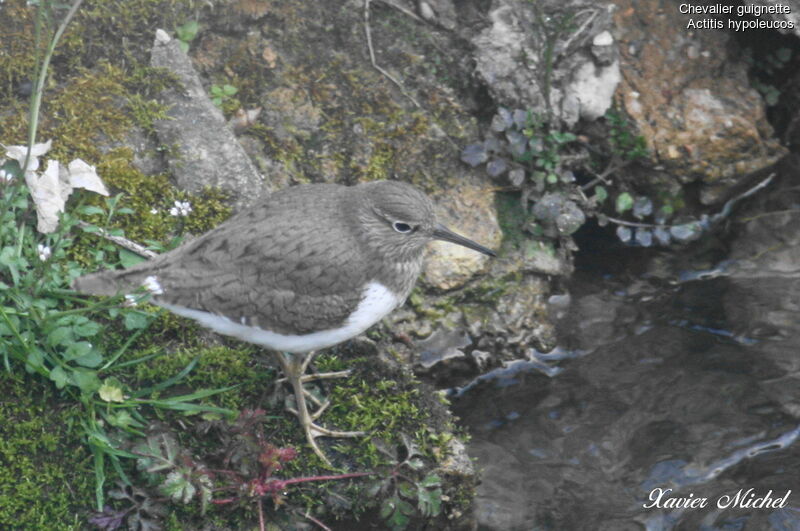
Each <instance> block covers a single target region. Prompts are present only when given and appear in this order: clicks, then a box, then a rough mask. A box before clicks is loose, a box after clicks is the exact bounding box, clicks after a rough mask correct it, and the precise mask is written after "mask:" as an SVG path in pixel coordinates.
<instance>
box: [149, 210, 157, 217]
mask: <svg viewBox="0 0 800 531" xmlns="http://www.w3.org/2000/svg"><path fill="white" fill-rule="evenodd" d="M150 213H151V214H153V215H154V216H155V215H156V214H158V209H157V208H151V209H150Z"/></svg>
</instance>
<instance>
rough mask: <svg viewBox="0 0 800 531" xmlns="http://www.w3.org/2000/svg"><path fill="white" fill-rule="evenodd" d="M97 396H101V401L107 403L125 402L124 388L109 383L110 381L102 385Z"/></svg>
mask: <svg viewBox="0 0 800 531" xmlns="http://www.w3.org/2000/svg"><path fill="white" fill-rule="evenodd" d="M97 394H98V395H100V399H101V400H103V401H105V402H124V401H125V397H124V396H123V394H122V388H121V387H119V386H118V385H116V384H114V383H113V382H109V380H106V381H105V382H103V385H101V386H100V389H98V390H97Z"/></svg>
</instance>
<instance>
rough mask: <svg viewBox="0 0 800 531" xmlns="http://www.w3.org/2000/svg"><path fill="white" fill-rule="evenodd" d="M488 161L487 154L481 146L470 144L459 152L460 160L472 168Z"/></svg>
mask: <svg viewBox="0 0 800 531" xmlns="http://www.w3.org/2000/svg"><path fill="white" fill-rule="evenodd" d="M488 159H489V154H488V153H487V152H486V148H484V147H483V144H470V145H468V146H467V147H465V148H464V150H463V151H462V152H461V160H462V161H463V162H466V163H467V164H469V165H470V166H472V167H473V168H474V167H475V166H477V165H479V164H483V163H484V162H486V161H487V160H488Z"/></svg>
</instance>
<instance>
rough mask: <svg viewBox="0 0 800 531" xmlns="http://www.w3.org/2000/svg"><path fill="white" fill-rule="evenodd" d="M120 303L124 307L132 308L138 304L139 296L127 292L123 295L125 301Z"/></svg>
mask: <svg viewBox="0 0 800 531" xmlns="http://www.w3.org/2000/svg"><path fill="white" fill-rule="evenodd" d="M122 305H123V306H125V307H126V308H133V307H134V306H138V305H139V297H137V296H136V295H131V294H130V293H129V294H128V295H125V302H123V303H122Z"/></svg>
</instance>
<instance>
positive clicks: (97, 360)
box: [75, 349, 103, 369]
mask: <svg viewBox="0 0 800 531" xmlns="http://www.w3.org/2000/svg"><path fill="white" fill-rule="evenodd" d="M75 363H77V364H78V365H80V366H81V367H87V368H89V369H94V368H95V367H97V366H99V365H100V364H101V363H103V355H102V354H100V353H99V352H97V350H95V349H92V350H91V351H89V352H88V353H87V354H85V355H83V356H80V357H78V358H75Z"/></svg>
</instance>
